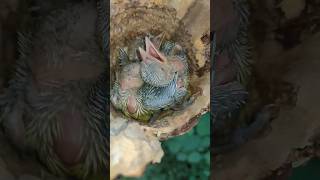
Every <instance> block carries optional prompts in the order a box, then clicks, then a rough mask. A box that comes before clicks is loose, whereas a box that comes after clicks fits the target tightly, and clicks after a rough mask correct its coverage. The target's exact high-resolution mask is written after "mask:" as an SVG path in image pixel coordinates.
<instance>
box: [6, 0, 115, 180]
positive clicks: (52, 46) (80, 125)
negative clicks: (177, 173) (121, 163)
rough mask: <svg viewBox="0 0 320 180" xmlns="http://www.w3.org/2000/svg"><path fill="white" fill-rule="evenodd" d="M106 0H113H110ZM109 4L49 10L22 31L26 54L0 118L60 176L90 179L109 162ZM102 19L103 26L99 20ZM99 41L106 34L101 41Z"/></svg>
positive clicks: (14, 136) (22, 55)
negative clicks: (107, 91) (105, 53)
mask: <svg viewBox="0 0 320 180" xmlns="http://www.w3.org/2000/svg"><path fill="white" fill-rule="evenodd" d="M101 3H107V1H105V2H102V1H101ZM106 7H107V6H106V5H102V4H101V5H99V6H98V8H97V5H96V4H95V3H93V2H82V3H76V4H72V5H68V6H66V7H64V8H61V9H57V10H55V11H53V12H51V13H50V14H49V15H48V16H44V17H42V18H41V19H39V21H38V22H36V23H34V25H35V27H36V28H34V29H32V31H31V32H30V33H23V34H21V35H20V36H19V42H18V44H19V45H20V49H19V50H20V57H19V59H18V60H17V64H16V66H15V69H14V73H13V77H12V79H11V80H10V82H9V85H8V88H7V89H6V91H5V93H4V94H2V95H1V96H0V124H1V126H2V127H3V128H4V130H5V132H6V134H8V135H9V136H10V139H11V141H12V142H13V143H14V144H15V145H17V146H18V147H20V148H21V149H22V150H31V151H34V152H35V153H36V154H37V155H38V157H39V159H40V160H41V161H42V162H43V163H44V164H45V165H46V166H47V167H48V169H49V170H50V171H51V172H52V173H54V174H58V175H65V174H68V175H70V176H75V177H78V178H82V179H87V178H88V177H90V176H93V175H95V174H100V172H103V171H104V169H105V168H106V167H107V166H108V164H109V162H108V160H107V156H108V152H107V148H108V147H107V146H108V143H106V140H107V139H108V138H107V132H108V124H109V123H108V122H107V119H106V110H107V94H106V88H107V87H106V86H107V85H106V84H107V75H106V73H105V71H106V62H105V61H104V60H105V57H104V53H103V51H104V50H105V49H103V47H104V44H102V43H101V44H100V41H103V39H104V38H103V37H104V35H103V34H106V33H107V32H104V31H103V30H104V29H106V28H101V27H103V26H105V25H104V24H107V22H105V21H100V19H101V20H103V19H105V18H106V17H105V16H106V15H107V13H104V12H105V11H106V9H104V8H106ZM98 24H99V26H101V27H100V28H99V27H98ZM98 40H100V41H98Z"/></svg>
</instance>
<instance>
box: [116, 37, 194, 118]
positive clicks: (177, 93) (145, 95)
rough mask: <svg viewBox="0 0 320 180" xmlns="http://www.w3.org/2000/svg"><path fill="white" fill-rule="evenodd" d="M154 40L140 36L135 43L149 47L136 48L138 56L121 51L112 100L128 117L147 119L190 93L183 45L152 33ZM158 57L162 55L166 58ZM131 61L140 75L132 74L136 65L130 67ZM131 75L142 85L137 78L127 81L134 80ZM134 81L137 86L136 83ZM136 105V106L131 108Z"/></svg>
mask: <svg viewBox="0 0 320 180" xmlns="http://www.w3.org/2000/svg"><path fill="white" fill-rule="evenodd" d="M157 37H161V36H157ZM151 39H152V41H153V42H151V41H150V40H149V38H147V37H146V38H145V43H143V42H141V40H140V39H137V40H136V41H135V42H134V43H133V44H135V45H144V46H146V47H145V48H146V50H143V49H142V48H141V47H140V48H137V47H133V48H134V49H136V50H138V53H137V55H132V54H130V52H132V51H130V49H128V48H123V49H120V50H119V56H118V62H120V63H119V65H120V69H119V70H120V72H117V75H116V80H115V83H114V85H113V88H112V93H111V101H112V103H113V105H114V107H115V108H117V109H120V110H121V111H122V112H123V113H124V114H125V115H127V116H129V117H132V118H134V119H137V120H140V121H145V122H146V121H148V120H149V119H150V118H151V116H152V114H154V113H155V112H157V111H159V110H162V109H166V108H170V107H172V106H174V105H175V104H177V103H181V101H182V99H183V97H185V96H186V95H187V88H188V65H187V60H186V55H185V54H184V52H183V50H182V48H181V47H179V45H176V44H175V43H173V42H170V41H164V42H162V41H161V40H159V38H156V37H153V36H151ZM156 46H157V47H156ZM149 47H152V48H153V49H151V50H150V49H148V48H149ZM124 49H126V50H127V51H125V50H124ZM157 49H159V50H157ZM150 51H153V52H150ZM152 53H154V54H153V55H152ZM130 57H137V58H138V59H132V58H130ZM148 58H149V59H148ZM157 58H162V60H163V61H162V60H161V59H157ZM140 61H141V62H140ZM132 64H136V66H137V68H136V69H139V70H140V73H139V75H140V76H138V74H137V71H134V72H135V73H134V75H133V74H132V73H133V69H134V68H127V67H128V66H132ZM139 65H140V66H139ZM169 68H170V69H169ZM125 69H128V70H129V71H125ZM130 70H131V71H130ZM171 76H172V77H171ZM132 77H136V78H135V79H139V78H141V79H139V81H140V80H142V81H143V84H141V82H140V83H139V84H136V83H134V82H138V80H137V81H133V80H130V81H126V80H125V79H132ZM122 82H127V83H122ZM122 84H126V87H127V86H128V88H126V89H124V88H123V85H122ZM134 84H136V85H137V86H133V85H134ZM133 105H134V106H135V108H132V107H131V106H133Z"/></svg>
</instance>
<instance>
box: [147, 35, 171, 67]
mask: <svg viewBox="0 0 320 180" xmlns="http://www.w3.org/2000/svg"><path fill="white" fill-rule="evenodd" d="M145 42H146V53H147V54H148V55H150V56H151V57H153V58H155V59H157V60H159V61H160V62H165V61H166V58H165V56H164V55H163V54H162V53H161V52H159V51H158V50H157V48H156V47H155V46H154V44H153V43H152V42H151V41H150V39H149V38H148V37H145Z"/></svg>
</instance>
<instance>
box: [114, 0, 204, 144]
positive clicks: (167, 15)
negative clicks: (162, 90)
mask: <svg viewBox="0 0 320 180" xmlns="http://www.w3.org/2000/svg"><path fill="white" fill-rule="evenodd" d="M117 7H119V6H117ZM122 7H124V8H123V10H122V9H121V8H119V9H115V10H114V11H113V12H111V22H110V67H111V72H110V81H111V84H113V83H114V81H115V74H116V73H115V72H116V71H117V70H118V68H117V67H118V63H119V62H118V56H119V49H120V48H123V47H128V46H130V44H132V43H133V42H134V41H135V40H136V39H137V38H144V37H145V36H148V35H150V34H151V35H158V34H160V33H163V34H165V36H164V39H165V40H170V41H174V42H176V43H177V44H179V45H180V46H181V47H182V48H183V49H184V50H185V51H186V55H187V59H188V67H189V87H188V91H189V95H190V97H191V98H192V103H190V104H188V105H187V106H184V107H183V108H182V109H179V110H164V111H162V112H161V113H160V114H159V115H158V116H157V118H156V119H155V120H154V121H153V123H140V126H141V127H142V129H143V130H144V132H146V133H148V134H150V133H151V134H153V135H156V136H157V137H158V139H160V140H164V139H167V138H170V137H174V136H177V135H181V134H184V133H185V132H187V131H188V130H190V129H192V127H194V126H195V125H196V124H197V122H198V119H199V117H200V116H201V115H202V114H204V113H205V112H207V111H208V109H209V104H210V70H209V69H210V68H209V66H210V63H209V62H210V60H209V56H208V49H209V46H210V45H209V43H206V42H203V41H201V37H200V36H199V35H198V34H197V35H195V34H192V33H190V32H189V31H190V28H192V27H188V26H186V25H185V24H184V23H183V21H182V20H181V19H180V18H178V17H177V11H176V9H175V8H172V7H168V6H160V5H155V4H153V5H139V4H125V5H122ZM203 23H206V22H203ZM207 24H209V23H207ZM208 26H209V25H208ZM191 31H192V30H191ZM205 33H208V31H207V32H201V34H202V35H203V34H205ZM110 113H111V121H116V120H117V118H121V119H126V120H128V121H130V120H134V119H132V118H129V117H127V116H125V115H124V114H123V113H122V112H121V111H119V110H116V108H114V107H113V106H112V105H111V108H110Z"/></svg>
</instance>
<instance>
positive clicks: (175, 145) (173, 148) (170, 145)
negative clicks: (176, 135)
mask: <svg viewBox="0 0 320 180" xmlns="http://www.w3.org/2000/svg"><path fill="white" fill-rule="evenodd" d="M167 147H168V149H169V151H170V152H171V153H174V154H175V153H177V152H179V150H180V149H181V144H179V143H177V142H175V141H171V142H170V143H168V144H167Z"/></svg>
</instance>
